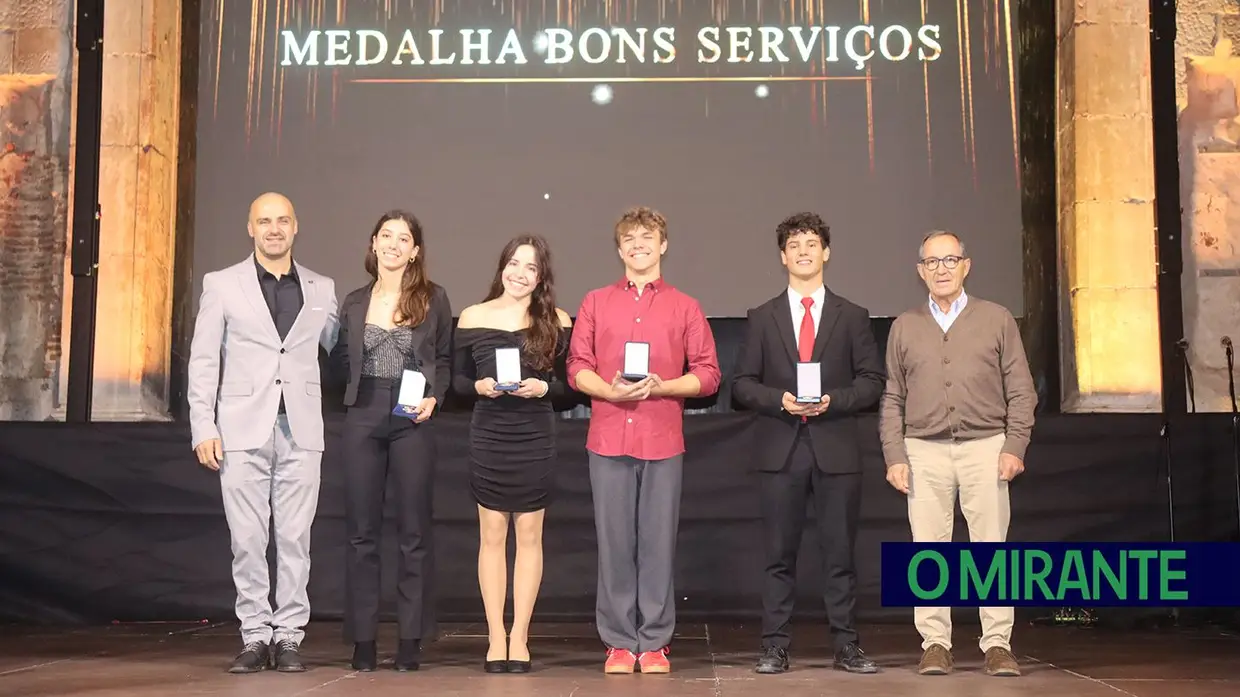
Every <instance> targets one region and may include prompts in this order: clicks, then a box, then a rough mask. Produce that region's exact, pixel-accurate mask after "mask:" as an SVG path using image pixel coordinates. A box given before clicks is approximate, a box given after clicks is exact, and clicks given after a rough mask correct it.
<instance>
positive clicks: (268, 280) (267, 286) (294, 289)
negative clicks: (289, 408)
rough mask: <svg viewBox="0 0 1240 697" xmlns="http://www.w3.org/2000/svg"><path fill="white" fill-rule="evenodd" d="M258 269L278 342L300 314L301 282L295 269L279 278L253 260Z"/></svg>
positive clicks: (282, 399) (292, 268)
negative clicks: (278, 335) (278, 336)
mask: <svg viewBox="0 0 1240 697" xmlns="http://www.w3.org/2000/svg"><path fill="white" fill-rule="evenodd" d="M254 266H255V267H256V268H257V269H258V285H259V286H260V287H261V288H262V289H263V299H264V300H266V301H267V309H268V310H271V321H273V322H275V325H276V331H277V332H279V334H280V340H281V341H283V340H284V339H285V338H286V337H288V332H289V330H290V329H292V328H293V322H295V321H297V315H299V314H301V306H302V304H303V303H305V298H303V297H302V294H301V282H300V281H299V280H298V278H297V267H296V266H292V265H290V266H289V269H288V273H286V274H284V275H283V276H281V277H280V278H276V276H275V274H273V273H271V272H270V271H268V270H267V269H264V268H263V266H262V264H259V263H258V259H257V258H255V259H254ZM279 413H281V414H283V413H284V397H283V396H281V397H280V409H279Z"/></svg>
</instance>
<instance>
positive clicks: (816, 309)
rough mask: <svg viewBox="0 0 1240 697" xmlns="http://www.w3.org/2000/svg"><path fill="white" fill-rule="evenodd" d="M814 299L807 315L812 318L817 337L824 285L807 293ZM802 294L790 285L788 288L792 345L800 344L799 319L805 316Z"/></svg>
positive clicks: (825, 293)
mask: <svg viewBox="0 0 1240 697" xmlns="http://www.w3.org/2000/svg"><path fill="white" fill-rule="evenodd" d="M809 297H811V298H813V299H814V304H813V305H811V306H810V308H809V315H810V317H812V318H813V319H814V338H815V339H817V338H818V325H819V324H820V323H821V321H820V320H822V303H823V300H825V299H826V297H827V289H826V288H825V287H824V286H818V288H817V289H816V290H815V291H814V292H813V293H811V294H810V295H809ZM801 298H802V295H801V294H800V293H798V292H796V291H795V290H793V289H792V288H791V287H789V288H788V308H789V309H790V310H791V311H792V339H793V345H794V346H800V345H801V319H802V318H803V317H805V306H804V305H802V304H801Z"/></svg>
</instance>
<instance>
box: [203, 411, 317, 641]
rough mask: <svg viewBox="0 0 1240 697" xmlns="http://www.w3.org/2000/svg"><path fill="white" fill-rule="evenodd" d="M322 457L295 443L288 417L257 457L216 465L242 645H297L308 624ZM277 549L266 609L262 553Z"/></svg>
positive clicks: (230, 458) (228, 455) (245, 455)
mask: <svg viewBox="0 0 1240 697" xmlns="http://www.w3.org/2000/svg"><path fill="white" fill-rule="evenodd" d="M322 461H323V453H321V452H317V451H312V450H302V449H301V448H298V447H297V444H296V443H294V442H293V436H292V433H291V432H290V431H289V427H288V418H287V417H286V416H285V415H284V414H281V415H280V416H278V417H277V418H276V425H275V428H274V429H273V430H272V434H271V439H270V440H268V441H267V443H266V445H264V446H263V447H261V448H259V449H258V450H232V451H226V452H225V453H224V459H223V461H222V462H221V463H220V489H221V491H222V493H223V496H224V516H225V518H226V519H227V520H228V531H229V533H230V535H231V537H232V553H233V564H232V574H233V583H234V584H235V585H236V588H237V605H236V611H237V619H238V620H240V621H241V640H242V642H243V643H246V644H249V643H251V642H256V641H257V642H264V643H270V642H272V641H273V640H274V641H280V640H283V639H291V640H292V641H293V642H295V643H298V644H300V643H301V640H302V638H303V637H304V636H305V631H304V628H305V626H306V623H307V622H309V620H310V599H309V597H308V595H307V592H306V586H307V584H308V583H309V581H310V526H311V524H312V523H313V522H314V514H315V511H316V510H318V506H319V477H320V466H321V464H322ZM273 520H274V522H275V525H274V529H275V538H276V539H275V542H276V609H275V612H274V613H273V612H272V608H271V600H270V596H271V581H270V571H269V565H268V561H267V546H268V542H269V537H270V532H271V530H272V527H273V526H272V521H273Z"/></svg>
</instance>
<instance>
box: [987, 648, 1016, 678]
mask: <svg viewBox="0 0 1240 697" xmlns="http://www.w3.org/2000/svg"><path fill="white" fill-rule="evenodd" d="M984 670H985V671H986V674H987V675H993V676H996V677H1000V678H1015V677H1018V676H1019V675H1020V665H1018V664H1017V663H1016V657H1015V656H1013V655H1012V652H1011V651H1008V650H1007V649H1002V648H999V647H998V646H996V647H994V648H992V649H989V650H987V651H986V667H985V668H984Z"/></svg>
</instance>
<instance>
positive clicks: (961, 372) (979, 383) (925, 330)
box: [879, 295, 1038, 467]
mask: <svg viewBox="0 0 1240 697" xmlns="http://www.w3.org/2000/svg"><path fill="white" fill-rule="evenodd" d="M1037 401H1038V397H1037V393H1036V391H1035V390H1034V386H1033V376H1032V375H1031V374H1030V373H1029V363H1028V361H1027V359H1026V358H1025V349H1024V346H1023V345H1022V343H1021V339H1020V331H1019V330H1018V329H1017V327H1016V320H1015V318H1013V317H1012V314H1011V313H1010V312H1008V311H1007V309H1006V308H1004V307H1003V306H1001V305H997V304H995V303H992V302H988V301H986V300H982V299H980V298H977V297H974V296H972V295H970V296H969V298H968V303H967V304H966V305H965V308H964V310H963V311H962V312H961V313H960V315H959V316H958V317H957V318H956V320H955V321H954V322H953V323H952V325H951V328H950V329H949V330H948V331H947V333H946V334H944V333H943V330H942V329H941V328H939V325H938V323H937V322H936V321H935V319H934V316H933V315H932V314H931V313H930V307H929V305H928V304H923V305H921V306H920V307H918V308H916V309H913V310H909V311H907V312H905V313H904V314H902V315H900V316H899V317H898V318H896V321H895V323H894V324H893V325H892V327H891V335H890V337H889V339H888V343H887V387H886V389H885V390H884V392H883V397H882V401H881V405H882V406H881V411H880V414H881V415H880V421H879V424H880V425H879V433H880V434H881V436H882V442H883V459H885V460H886V462H887V466H888V467H890V466H891V465H895V464H907V463H908V452H907V451H906V449H905V447H904V439H905V438H925V439H952V438H954V439H957V440H970V439H976V438H985V437H988V436H993V435H997V434H999V433H1003V434H1006V436H1007V441H1006V443H1004V445H1003V452H1005V453H1011V454H1013V455H1016V456H1017V457H1020V458H1021V459H1024V457H1025V449H1026V448H1027V447H1028V446H1029V438H1030V435H1031V432H1032V430H1033V421H1034V417H1033V414H1034V408H1035V407H1036V406H1037Z"/></svg>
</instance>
